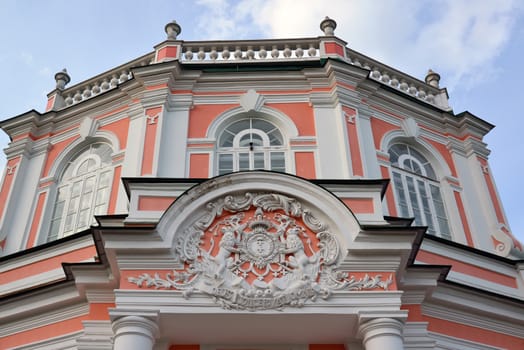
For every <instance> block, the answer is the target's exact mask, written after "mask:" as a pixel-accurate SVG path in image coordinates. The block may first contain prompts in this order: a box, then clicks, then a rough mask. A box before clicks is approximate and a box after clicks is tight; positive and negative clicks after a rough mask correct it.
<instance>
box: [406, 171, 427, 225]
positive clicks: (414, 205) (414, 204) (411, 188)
mask: <svg viewBox="0 0 524 350" xmlns="http://www.w3.org/2000/svg"><path fill="white" fill-rule="evenodd" d="M406 183H407V185H408V194H409V200H410V202H411V209H413V216H414V217H415V224H417V225H419V226H421V225H424V223H423V222H422V213H421V212H420V206H419V204H418V198H417V192H416V190H415V184H414V183H413V178H411V177H409V176H406Z"/></svg>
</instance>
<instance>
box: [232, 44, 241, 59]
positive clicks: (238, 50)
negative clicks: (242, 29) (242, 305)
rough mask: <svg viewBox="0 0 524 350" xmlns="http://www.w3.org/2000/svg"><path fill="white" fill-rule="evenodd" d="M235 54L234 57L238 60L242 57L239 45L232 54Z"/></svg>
mask: <svg viewBox="0 0 524 350" xmlns="http://www.w3.org/2000/svg"><path fill="white" fill-rule="evenodd" d="M233 56H235V59H237V60H240V59H242V50H241V49H240V46H237V47H236V48H235V53H234V54H233Z"/></svg>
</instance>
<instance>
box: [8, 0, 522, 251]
mask: <svg viewBox="0 0 524 350" xmlns="http://www.w3.org/2000/svg"><path fill="white" fill-rule="evenodd" d="M326 15H327V16H329V17H331V18H333V19H335V20H336V21H337V23H338V27H337V29H336V31H335V34H336V35H337V36H339V37H340V38H342V39H344V40H345V41H347V42H348V46H349V47H351V48H352V49H354V50H357V51H360V52H362V53H364V54H367V55H369V56H371V57H373V58H375V59H378V60H381V61H382V62H384V63H386V64H388V65H390V66H393V67H395V68H398V69H400V70H403V71H405V72H406V73H409V74H411V75H413V76H415V77H418V78H421V79H423V78H424V76H425V73H426V72H427V70H428V68H431V69H433V70H434V71H436V72H438V73H440V75H441V77H442V78H441V82H440V83H441V86H445V87H447V88H448V92H449V94H450V105H451V107H452V108H453V110H454V111H455V113H459V112H462V111H464V110H468V111H470V112H471V113H473V114H475V115H477V116H478V117H480V118H482V119H485V120H487V121H488V122H490V123H492V124H495V125H496V126H497V127H496V128H495V129H494V130H492V131H491V132H490V134H488V136H487V137H486V138H485V142H486V143H487V144H488V147H489V148H490V149H491V150H492V153H491V156H490V165H491V170H492V173H493V175H494V177H495V180H496V183H497V187H498V190H499V194H500V196H501V198H502V202H503V204H504V207H505V211H506V215H507V217H508V220H509V223H510V227H511V229H512V231H513V233H514V234H515V235H516V236H518V237H519V238H520V240H521V241H524V215H522V213H523V210H522V206H521V205H520V202H521V199H522V198H523V197H524V188H523V186H522V184H521V178H522V175H523V174H524V156H523V155H524V132H523V131H524V113H523V112H522V105H521V104H522V99H523V98H524V92H523V91H522V88H521V84H522V82H523V81H524V69H522V67H521V64H522V60H523V57H524V52H523V50H524V2H523V1H519V0H497V1H492V0H474V1H473V0H362V1H357V0H355V1H350V0H330V1H318V0H302V1H300V2H299V1H296V0H244V1H242V0H238V1H228V0H197V1H187V0H184V1H177V0H171V1H165V0H163V1H160V0H157V1H154V2H152V1H151V2H147V1H135V0H126V1H121V0H118V1H107V0H91V1H64V0H48V1H39V0H25V1H20V0H0V76H1V77H2V83H1V84H0V96H2V101H1V103H0V119H2V120H3V119H7V118H10V117H13V116H16V115H18V114H21V113H23V112H26V111H28V110H30V109H33V108H34V109H36V110H39V111H43V110H44V107H45V103H46V94H47V93H48V92H50V91H51V90H52V89H53V88H54V84H55V82H54V79H53V76H54V73H56V72H57V71H59V70H61V69H62V68H67V69H68V71H69V73H70V75H71V78H72V81H71V84H75V83H78V82H80V81H82V80H84V79H87V78H90V77H91V76H94V75H96V74H99V73H101V72H103V71H106V70H108V69H111V68H113V67H115V66H117V65H120V64H122V63H124V62H127V61H129V60H131V59H134V58H136V57H139V56H141V55H143V54H145V53H148V52H150V51H152V50H153V46H154V45H156V44H158V43H160V42H161V41H163V40H164V39H165V33H164V25H165V24H166V23H167V22H169V21H171V20H173V19H175V20H177V22H178V23H180V25H181V26H182V33H181V35H180V36H179V38H180V39H182V40H212V39H241V38H277V37H278V38H286V37H300V36H318V35H320V34H321V33H320V30H319V27H318V26H319V23H320V20H321V19H322V18H323V17H324V16H326ZM7 142H8V139H7V137H6V136H5V135H3V134H2V135H1V136H0V146H2V148H5V146H6V145H7ZM4 163H5V160H4V159H1V160H0V168H3V166H4Z"/></svg>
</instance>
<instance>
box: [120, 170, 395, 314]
mask: <svg viewBox="0 0 524 350" xmlns="http://www.w3.org/2000/svg"><path fill="white" fill-rule="evenodd" d="M359 231H360V226H359V223H358V221H357V219H356V218H355V216H354V215H353V214H352V213H351V211H350V210H349V209H348V208H347V207H346V206H345V205H344V204H343V203H342V202H341V201H340V200H339V199H338V198H337V197H335V196H334V195H333V194H332V193H330V192H328V191H327V190H325V189H324V188H322V187H320V186H318V185H316V184H313V183H311V182H309V181H307V180H304V179H301V178H298V177H295V176H291V175H287V174H281V173H274V172H265V171H254V172H241V173H232V174H228V175H224V176H219V177H216V178H213V179H210V180H207V181H205V182H202V183H200V184H198V185H196V186H194V187H192V188H191V189H189V190H188V191H186V192H185V193H184V194H183V195H181V196H180V197H179V198H177V200H176V201H175V202H174V203H173V204H172V205H171V206H170V207H169V208H168V209H167V210H166V212H165V214H164V215H163V216H162V217H161V219H160V221H159V223H158V225H157V232H158V234H159V235H160V236H161V237H162V238H163V239H164V241H165V242H170V244H171V246H172V252H173V254H174V256H175V260H176V262H177V263H178V267H177V268H175V270H174V272H173V273H172V274H169V275H166V276H165V278H162V277H158V276H157V277H151V276H149V275H143V276H139V277H136V278H135V277H132V278H131V279H130V281H131V282H133V283H136V284H138V285H142V284H144V283H145V284H146V285H155V286H157V287H164V288H174V289H177V290H181V291H183V292H184V293H185V295H187V296H189V295H191V294H192V293H194V292H197V293H203V294H207V295H209V296H211V297H212V298H213V299H214V300H216V301H217V302H218V303H219V304H220V305H221V306H223V307H225V308H228V309H240V310H250V311H255V310H266V309H280V308H283V307H287V306H301V305H303V304H304V303H306V302H307V301H310V300H315V299H316V298H325V299H327V298H328V297H329V296H330V294H331V293H332V292H333V291H335V290H343V289H350V290H351V289H361V288H366V289H368V288H377V287H381V288H387V286H388V285H389V283H391V281H381V279H380V278H378V279H376V280H373V281H371V284H370V280H369V279H358V280H355V279H353V278H350V277H349V276H348V274H347V273H344V272H341V271H339V270H338V267H339V266H340V264H341V263H342V261H343V260H344V258H345V256H346V251H347V248H348V246H349V245H350V244H351V243H350V242H351V241H352V237H354V236H355V235H356V234H357V233H358V232H359Z"/></svg>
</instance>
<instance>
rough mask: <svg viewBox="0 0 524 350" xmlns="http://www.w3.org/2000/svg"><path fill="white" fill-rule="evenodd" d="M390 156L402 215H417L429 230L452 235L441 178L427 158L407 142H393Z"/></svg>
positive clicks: (441, 234)
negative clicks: (440, 184)
mask: <svg viewBox="0 0 524 350" xmlns="http://www.w3.org/2000/svg"><path fill="white" fill-rule="evenodd" d="M389 159H390V161H391V165H392V168H391V169H392V175H393V188H394V190H395V194H396V197H397V206H398V208H399V210H400V215H401V216H403V217H414V218H415V224H416V225H419V226H427V227H428V233H430V234H434V235H437V236H441V237H444V238H448V239H451V233H450V231H449V225H448V219H447V217H446V211H445V208H444V202H443V201H442V196H441V194H440V186H439V182H438V181H437V177H436V175H435V171H434V170H433V167H432V166H431V164H430V163H429V162H428V160H427V159H426V158H425V157H424V156H423V155H422V154H421V153H420V152H418V151H417V150H415V149H414V148H412V147H410V146H408V145H405V144H394V145H393V146H391V148H390V149H389Z"/></svg>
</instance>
